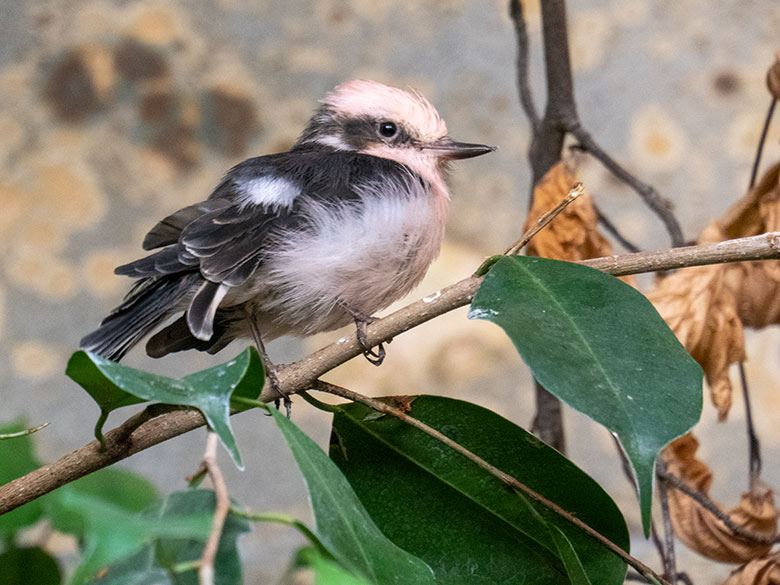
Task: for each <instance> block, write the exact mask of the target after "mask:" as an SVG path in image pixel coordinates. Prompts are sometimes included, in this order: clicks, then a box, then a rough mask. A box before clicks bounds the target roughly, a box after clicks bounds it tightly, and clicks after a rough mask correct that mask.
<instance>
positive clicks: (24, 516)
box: [0, 420, 41, 540]
mask: <svg viewBox="0 0 780 585" xmlns="http://www.w3.org/2000/svg"><path fill="white" fill-rule="evenodd" d="M26 428H27V424H26V422H25V421H24V420H17V421H14V422H11V423H8V424H4V425H2V426H0V434H6V433H9V434H10V433H16V432H19V431H23V430H25V429H26ZM40 466H41V463H40V462H39V461H38V459H37V457H36V456H35V450H34V448H33V440H32V435H23V436H20V437H14V438H11V439H5V440H3V441H0V485H3V484H6V483H8V482H9V481H12V480H14V479H17V478H19V477H22V476H23V475H25V474H27V473H29V472H30V471H33V470H34V469H37V468H38V467H40ZM40 517H41V502H40V500H33V501H32V502H29V503H28V504H25V505H24V506H21V507H19V508H17V509H15V510H12V511H11V512H7V513H6V514H3V515H1V516H0V538H1V539H3V540H5V539H11V538H13V536H14V534H15V533H16V531H17V530H19V529H20V528H24V527H25V526H29V525H31V524H33V523H34V522H36V521H37V520H38V519H39V518H40Z"/></svg>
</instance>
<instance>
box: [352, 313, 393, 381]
mask: <svg viewBox="0 0 780 585" xmlns="http://www.w3.org/2000/svg"><path fill="white" fill-rule="evenodd" d="M341 306H342V308H343V309H344V310H345V311H346V312H347V313H348V314H349V316H350V317H352V319H353V320H354V321H355V327H356V328H357V340H358V344H359V345H360V347H361V349H362V350H363V357H365V358H366V359H367V360H368V363H370V364H373V365H375V366H381V365H382V362H383V361H385V356H386V355H387V352H386V351H385V346H384V343H380V344H379V345H377V346H376V349H375V348H374V347H373V346H372V345H371V344H370V343H368V337H367V336H366V326H367V325H370V324H371V323H373V322H374V321H377V320H378V319H377V318H376V317H371V316H370V315H366V314H364V313H361V312H360V311H356V310H354V309H352V308H351V307H348V306H347V305H345V304H344V303H341ZM391 341H392V340H391V339H388V340H387V343H390V342H391Z"/></svg>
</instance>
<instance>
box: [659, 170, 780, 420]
mask: <svg viewBox="0 0 780 585" xmlns="http://www.w3.org/2000/svg"><path fill="white" fill-rule="evenodd" d="M779 228H780V163H778V164H775V165H774V166H772V167H771V168H770V169H769V170H768V171H767V172H766V173H764V176H763V177H762V178H761V180H760V181H759V182H758V184H757V185H756V186H755V187H754V188H753V189H751V190H750V191H749V192H748V194H747V195H745V197H743V198H742V199H741V200H740V201H738V202H737V203H736V204H734V205H733V206H732V207H731V209H729V211H727V212H726V214H725V215H724V216H723V219H722V220H721V221H719V222H713V223H711V224H710V225H709V226H707V227H706V228H705V229H704V231H703V232H702V233H701V235H700V236H699V239H698V242H699V243H707V242H720V241H723V240H726V239H729V238H736V237H743V236H753V235H757V234H761V233H764V232H767V231H773V230H777V229H779ZM648 298H650V300H651V301H652V302H653V304H654V305H655V307H656V309H657V310H658V312H659V313H660V314H661V315H662V316H663V317H664V319H666V322H667V323H668V324H669V327H671V328H672V330H673V331H674V332H675V333H676V334H677V337H678V339H679V340H680V342H681V343H682V344H683V345H684V346H685V348H686V349H687V350H688V351H689V352H690V353H691V355H692V356H693V357H694V359H696V361H698V362H699V364H700V365H701V366H702V368H703V369H704V373H705V375H706V377H707V383H708V385H709V387H710V397H711V400H712V402H713V404H714V405H715V407H716V408H717V409H718V418H719V420H724V419H725V418H726V415H727V414H728V412H729V409H730V408H731V401H732V386H731V380H730V379H729V375H728V370H729V366H730V365H731V364H733V363H736V362H739V361H742V360H744V359H745V341H744V330H743V327H745V326H747V327H755V328H761V327H766V326H768V325H774V324H780V262H778V261H763V262H746V263H739V264H728V265H726V264H723V265H714V266H702V267H697V268H688V269H686V270H681V271H679V272H677V273H675V274H673V275H672V276H669V277H667V278H665V279H663V280H660V281H659V282H657V284H656V287H655V290H654V291H653V292H652V293H651V294H649V295H648Z"/></svg>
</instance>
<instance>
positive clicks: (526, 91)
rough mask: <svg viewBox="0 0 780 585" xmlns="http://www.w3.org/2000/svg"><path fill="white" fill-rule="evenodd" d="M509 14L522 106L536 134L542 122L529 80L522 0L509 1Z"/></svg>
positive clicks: (518, 89) (526, 28)
mask: <svg viewBox="0 0 780 585" xmlns="http://www.w3.org/2000/svg"><path fill="white" fill-rule="evenodd" d="M509 14H510V15H511V17H512V22H513V23H514V25H515V35H516V37H517V91H518V93H519V95H520V104H521V105H522V106H523V111H524V112H525V115H526V117H527V118H528V121H529V122H530V124H531V130H532V131H533V133H534V134H536V133H537V132H538V131H539V124H540V123H541V122H540V120H539V114H537V113H536V106H535V105H534V96H533V93H532V92H531V83H530V81H529V79H528V27H527V26H526V24H525V17H524V15H523V2H522V0H510V1H509Z"/></svg>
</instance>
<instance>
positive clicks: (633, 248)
mask: <svg viewBox="0 0 780 585" xmlns="http://www.w3.org/2000/svg"><path fill="white" fill-rule="evenodd" d="M591 205H593V211H595V212H596V219H597V220H598V222H599V223H600V224H601V225H602V226H603V227H604V229H605V230H607V232H608V233H609V234H610V235H611V236H612V237H613V238H615V239H616V240H617V241H618V243H619V244H620V245H621V246H623V247H624V248H625V249H626V250H628V251H629V252H632V253H636V252H641V251H642V248H640V247H639V246H637V245H636V244H633V243H631V241H630V240H629V239H628V238H626V237H625V236H624V235H623V234H622V233H620V230H619V229H618V228H617V226H616V225H615V224H614V223H612V221H611V220H610V219H609V218H608V217H607V216H606V215H604V213H602V211H601V209H599V207H598V205H596V204H595V203H593V202H592V203H591Z"/></svg>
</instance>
